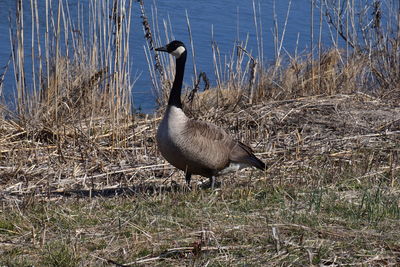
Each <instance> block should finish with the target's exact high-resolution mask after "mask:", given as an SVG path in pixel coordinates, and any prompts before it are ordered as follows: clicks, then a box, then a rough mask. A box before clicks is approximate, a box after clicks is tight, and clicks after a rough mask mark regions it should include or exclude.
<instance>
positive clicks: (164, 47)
mask: <svg viewBox="0 0 400 267" xmlns="http://www.w3.org/2000/svg"><path fill="white" fill-rule="evenodd" d="M155 50H156V51H161V52H168V50H167V47H166V46H163V47H159V48H156V49H155Z"/></svg>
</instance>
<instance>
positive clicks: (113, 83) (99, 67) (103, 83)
mask: <svg viewBox="0 0 400 267" xmlns="http://www.w3.org/2000/svg"><path fill="white" fill-rule="evenodd" d="M26 3H27V2H25V1H22V0H19V1H17V13H16V17H15V20H14V22H15V23H14V25H15V30H12V31H11V34H10V36H11V42H12V44H13V46H12V48H13V49H12V52H13V53H12V55H13V57H12V58H13V60H12V61H13V66H14V73H15V85H16V94H17V107H18V108H17V113H18V116H19V117H20V123H21V124H27V125H30V126H31V127H41V126H39V125H42V127H46V128H49V129H52V131H55V132H57V131H60V130H61V128H62V127H64V126H65V125H67V124H68V125H72V126H76V125H78V124H76V123H77V122H82V121H88V122H89V128H90V122H91V121H93V120H94V119H96V118H102V119H104V120H107V121H109V122H110V127H111V128H112V129H114V130H115V131H118V129H119V127H118V125H119V124H120V123H122V122H123V121H124V120H126V118H127V115H129V114H130V112H131V102H132V99H131V89H132V81H131V78H130V70H129V67H130V64H129V37H130V28H131V26H130V21H131V9H132V6H131V5H132V4H131V2H129V1H122V0H121V1H120V0H105V1H94V0H90V1H88V3H85V4H83V3H79V6H78V10H77V11H76V10H75V11H73V10H71V9H70V6H69V4H68V1H66V0H60V1H58V2H54V1H51V0H45V2H44V4H45V7H44V9H45V10H44V12H43V11H42V10H39V3H38V1H37V0H30V5H26ZM29 8H30V12H26V11H25V10H26V9H29ZM24 12H25V13H24ZM73 12H77V13H78V14H77V19H75V16H72V15H71V14H72V13H73ZM28 14H29V15H30V18H29V15H28ZM25 19H28V20H30V21H29V22H28V23H26V22H25V21H24V20H25ZM29 24H30V27H31V36H30V42H27V41H26V38H25V37H26V36H25V32H24V26H25V27H26V25H29ZM43 25H44V26H43ZM43 36H44V38H43ZM28 49H29V50H30V51H29V52H30V53H31V54H32V59H31V64H29V65H28V64H27V62H26V54H27V53H26V50H28ZM28 72H29V73H31V75H27V73H28ZM117 135H118V134H117Z"/></svg>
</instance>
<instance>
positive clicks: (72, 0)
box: [0, 0, 331, 113]
mask: <svg viewBox="0 0 400 267" xmlns="http://www.w3.org/2000/svg"><path fill="white" fill-rule="evenodd" d="M15 2H16V1H15V0H3V1H2V8H1V9H0V17H1V19H0V68H2V67H3V66H5V65H6V64H7V61H8V59H9V57H10V53H11V45H10V38H9V21H8V19H7V18H8V16H9V14H15V9H16V7H15ZM29 2H30V1H24V3H25V12H26V13H28V14H29V12H30V8H29ZM39 2H40V3H39V5H40V6H39V10H43V14H44V4H43V3H41V1H39ZM78 2H79V3H80V4H81V5H83V6H85V5H87V2H88V1H87V0H86V1H83V0H80V1H78V0H69V1H68V3H69V5H70V11H71V15H72V17H74V16H76V14H77V6H78ZM316 2H319V1H316ZM132 3H133V10H132V22H131V27H132V29H131V40H130V57H131V58H130V60H131V71H132V77H135V76H137V75H139V77H138V79H137V82H136V83H135V84H134V87H133V97H134V105H135V108H136V109H140V110H141V111H143V112H147V113H150V112H152V111H154V108H155V107H156V106H155V101H154V96H153V94H152V90H151V86H152V85H151V82H150V77H149V72H148V66H147V62H146V60H145V55H144V49H143V47H144V44H145V39H144V37H143V29H142V23H141V19H140V6H139V4H138V3H136V2H135V1H132ZM154 3H155V4H156V6H157V11H158V19H159V24H160V25H162V20H163V19H166V20H168V19H169V20H170V21H171V24H172V25H171V26H172V29H173V33H174V37H175V38H176V39H179V40H181V41H183V42H185V43H186V44H187V46H189V35H188V29H187V23H186V16H185V12H186V11H187V13H188V15H189V19H190V24H191V29H192V35H193V39H194V46H195V52H196V59H195V60H196V65H197V70H198V72H199V71H204V72H206V73H207V75H208V76H209V77H210V78H211V82H213V80H214V78H213V77H214V75H213V64H212V49H211V41H212V34H211V32H212V29H213V33H214V40H215V41H216V42H217V43H218V46H219V49H220V52H221V54H222V55H223V54H227V55H229V53H231V51H232V48H233V47H234V44H235V41H237V40H242V41H244V40H245V39H246V36H247V34H248V35H249V44H248V47H247V48H248V50H249V51H252V53H253V55H257V38H256V30H255V24H254V16H253V14H254V13H253V1H251V0H242V1H239V0H235V1H232V0H229V1H227V0H222V1H195V0H186V1H178V0H170V1H145V5H146V12H147V15H148V16H149V17H150V21H151V15H152V12H151V7H152V5H153V4H154ZM274 3H275V4H274ZM316 4H317V5H318V3H316ZM288 5H289V1H288V0H279V1H278V0H276V1H273V0H262V1H256V9H257V12H259V14H258V15H260V14H261V16H260V21H261V24H259V26H260V25H261V26H262V39H263V46H264V49H263V55H264V59H265V62H266V63H268V62H272V61H273V60H274V41H273V28H274V24H273V16H274V11H273V10H274V6H275V13H276V17H277V19H278V28H279V31H280V32H282V30H283V25H284V22H285V17H286V13H287V12H288ZM74 12H76V13H75V14H74ZM310 18H311V3H310V0H294V1H292V2H291V6H290V14H289V18H288V21H287V28H286V32H285V39H284V41H283V47H284V52H283V53H286V52H287V53H289V54H292V55H293V54H294V53H295V51H297V52H298V53H301V52H308V51H310V42H311V40H310V36H311V35H310V29H311V19H310ZM25 23H26V25H25V26H26V31H25V36H26V37H25V45H26V52H25V53H26V56H27V57H30V56H31V55H30V54H29V53H30V42H31V41H30V40H29V37H30V34H31V33H30V32H29V31H30V24H29V23H30V19H26V21H25ZM314 30H315V44H316V43H317V39H318V38H317V36H318V31H319V10H318V9H315V14H314ZM322 32H323V34H322V43H323V44H324V46H325V47H327V46H330V45H331V40H330V34H329V31H328V27H327V26H326V23H323V27H322ZM297 40H298V43H297ZM191 65H192V62H191V56H189V57H188V63H187V67H186V73H185V75H186V76H185V82H186V83H187V84H190V83H191V82H190V81H191V78H192V75H193V71H192V66H191ZM3 72H4V70H3V69H0V74H1V73H3ZM214 82H215V81H214ZM14 88H15V85H14V78H13V72H12V64H10V67H9V70H8V72H7V74H6V76H5V81H4V86H3V97H5V99H7V101H8V102H10V101H12V99H13V95H15V93H14Z"/></svg>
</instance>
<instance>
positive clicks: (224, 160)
mask: <svg viewBox="0 0 400 267" xmlns="http://www.w3.org/2000/svg"><path fill="white" fill-rule="evenodd" d="M155 50H156V51H162V52H167V53H169V54H171V55H173V56H175V58H176V72H175V79H174V83H173V85H172V89H171V92H170V96H169V99H168V106H167V109H166V111H165V114H164V117H163V119H162V120H161V123H160V125H159V127H158V131H157V143H158V147H159V150H160V152H161V154H162V155H163V157H164V158H165V159H166V160H167V161H168V162H169V163H171V164H172V165H174V166H175V167H176V168H178V169H180V170H182V171H184V172H185V173H186V177H185V178H186V183H187V185H188V186H189V187H190V179H191V176H192V174H198V175H202V176H205V177H208V178H209V179H210V185H211V187H212V188H214V184H215V177H216V176H219V175H221V174H225V173H228V172H233V171H237V170H239V169H242V168H245V167H251V166H252V167H256V168H258V169H260V170H265V169H266V165H265V164H264V163H263V162H262V161H261V160H260V159H258V158H257V157H256V156H255V155H254V154H253V152H252V150H251V148H250V147H248V146H246V145H245V144H243V143H241V142H239V141H236V140H234V139H233V138H231V137H230V136H229V135H228V134H227V133H226V132H225V131H224V130H223V129H221V128H219V127H218V126H216V125H214V124H212V123H209V122H204V121H198V120H193V119H189V118H188V117H187V116H186V115H185V113H184V112H183V110H182V102H181V91H182V81H183V74H184V71H185V63H186V55H187V51H186V47H185V45H184V44H183V43H182V42H181V41H177V40H175V41H172V42H171V43H169V44H167V45H166V46H164V47H160V48H156V49H155Z"/></svg>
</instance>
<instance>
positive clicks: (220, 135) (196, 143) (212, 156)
mask: <svg viewBox="0 0 400 267" xmlns="http://www.w3.org/2000/svg"><path fill="white" fill-rule="evenodd" d="M184 136H185V140H186V141H187V142H189V143H187V144H186V147H187V148H189V150H190V151H187V153H188V154H190V155H191V157H192V158H194V159H196V161H197V162H198V163H200V164H203V163H204V166H209V167H210V168H211V169H214V170H221V169H224V168H226V167H227V166H228V165H229V164H230V163H232V162H233V163H240V164H244V165H248V166H254V167H256V168H258V169H261V170H265V168H266V165H265V164H264V163H263V162H262V161H261V160H260V159H258V158H257V157H256V156H255V155H254V154H253V151H252V149H251V148H250V147H249V146H247V145H245V144H243V143H242V142H239V141H236V140H234V139H233V138H232V137H231V136H229V135H228V134H227V133H226V132H225V131H224V130H223V129H222V128H220V127H218V126H216V125H214V124H212V123H208V122H203V121H196V120H189V121H188V123H187V124H186V127H185V132H184Z"/></svg>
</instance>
